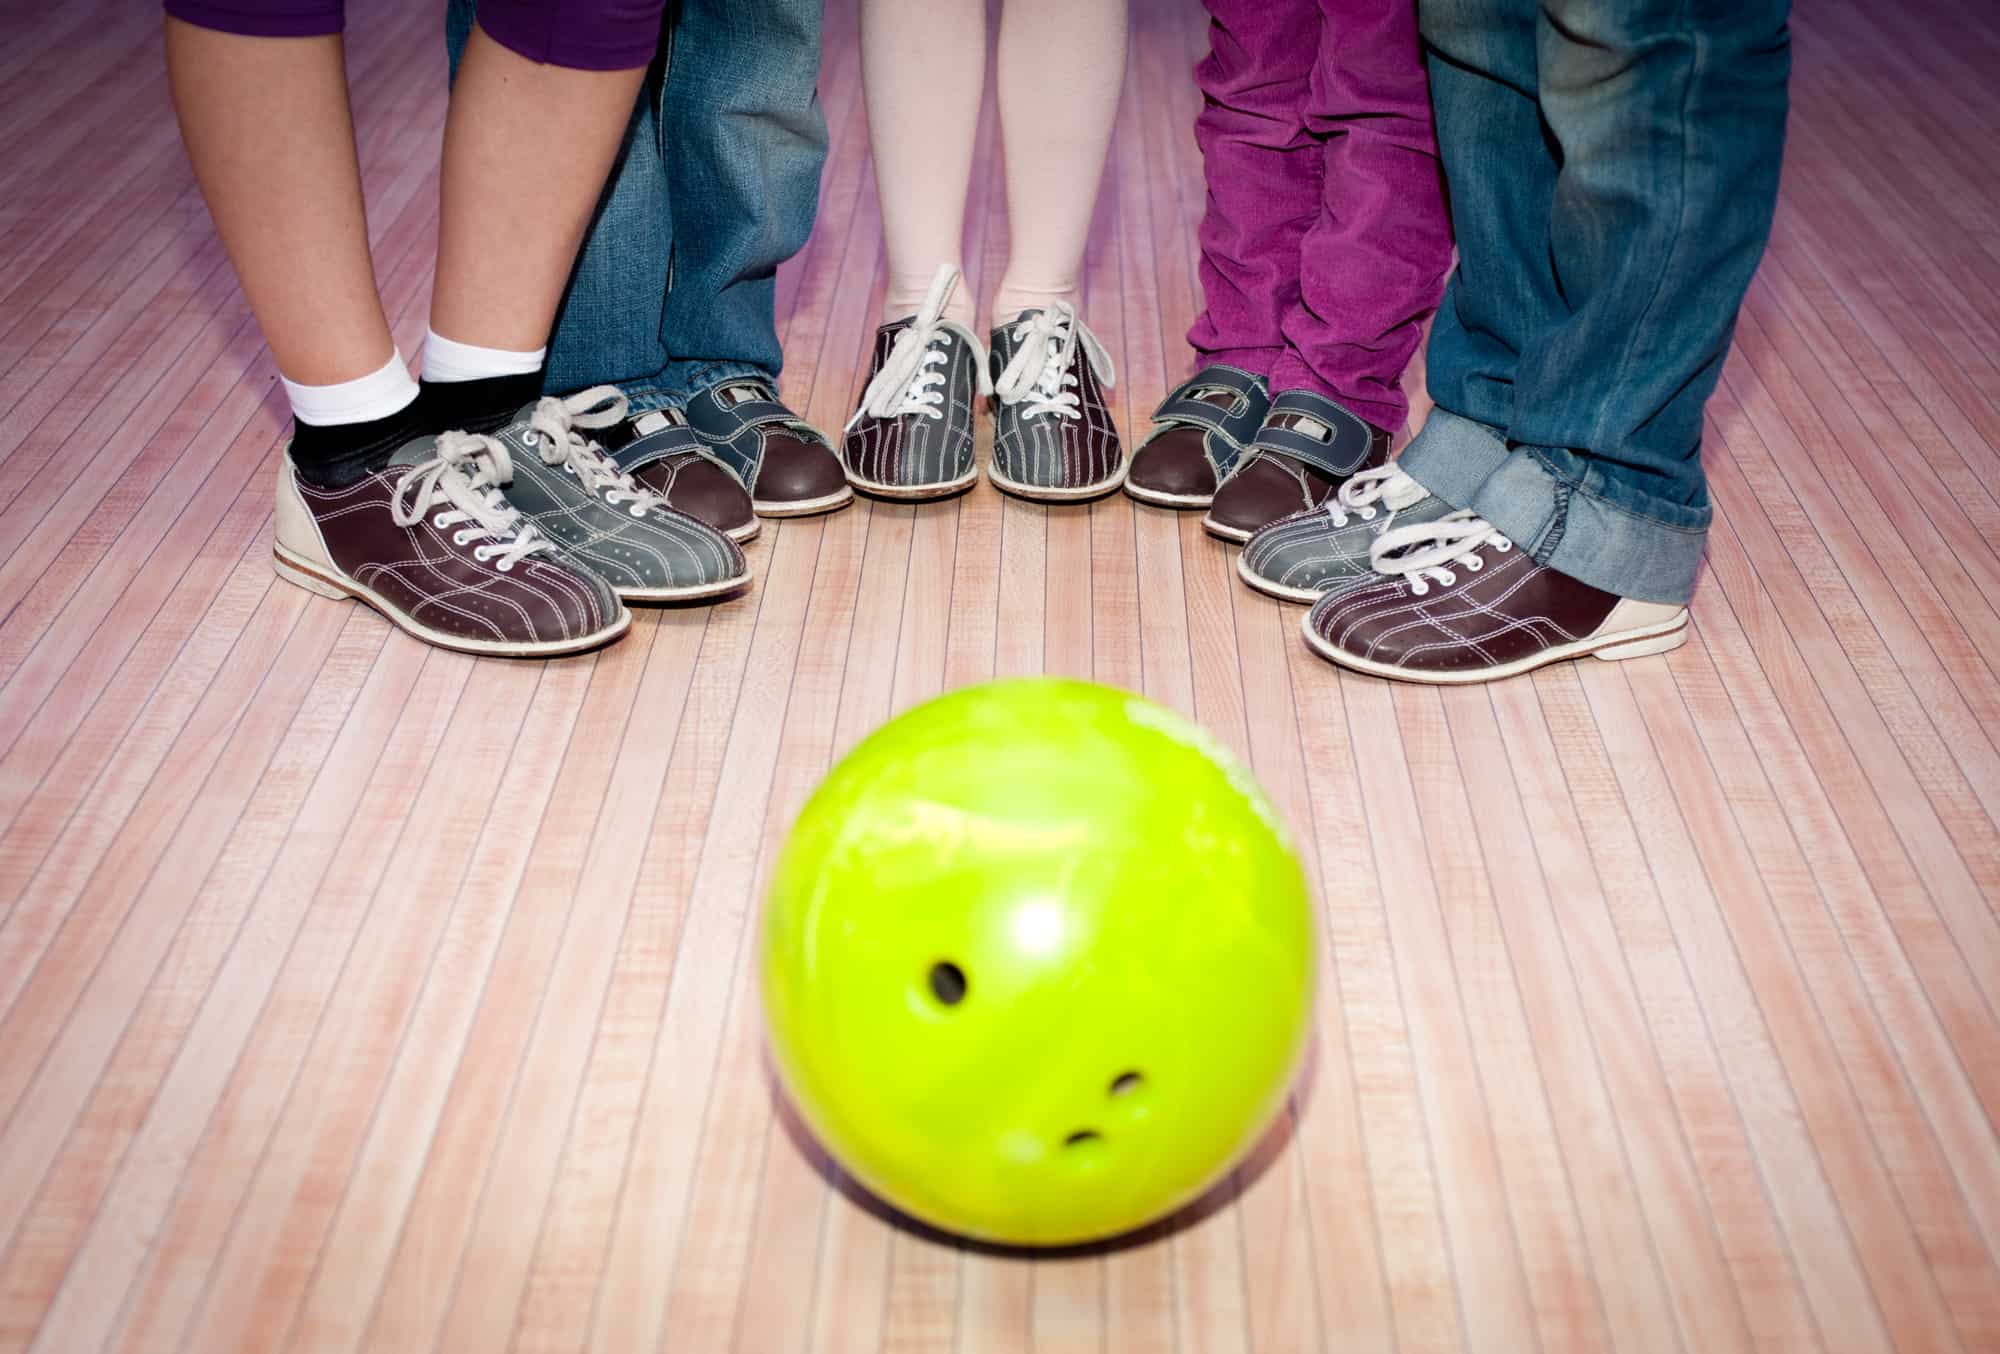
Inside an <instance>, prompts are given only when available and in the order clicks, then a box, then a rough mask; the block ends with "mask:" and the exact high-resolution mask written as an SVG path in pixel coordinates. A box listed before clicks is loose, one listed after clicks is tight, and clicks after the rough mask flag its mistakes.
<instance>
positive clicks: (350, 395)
mask: <svg viewBox="0 0 2000 1354" xmlns="http://www.w3.org/2000/svg"><path fill="white" fill-rule="evenodd" d="M278 379H279V380H280V381H284V382H285V394H286V395H287V396H288V397H289V398H290V399H291V401H292V417H293V418H295V419H297V420H298V421H299V422H301V423H313V424H317V425H318V426H320V427H323V428H326V427H335V426H338V425H339V424H343V423H371V422H373V421H374V420H376V419H378V418H387V417H389V415H391V414H394V413H398V412H400V411H401V410H403V409H406V408H408V407H409V403H410V401H411V400H414V399H415V398H416V397H417V383H416V382H415V381H413V380H411V379H410V369H409V368H408V367H406V366H404V365H403V355H402V354H401V353H391V354H390V355H389V360H388V361H387V362H385V363H383V364H382V369H381V370H380V371H371V372H369V373H368V375H366V376H360V377H356V378H355V379H354V380H352V381H341V382H338V383H337V384H335V385H330V386H302V385H300V384H299V383H298V382H297V381H286V380H285V378H284V377H283V376H282V375H281V376H279V377H278Z"/></svg>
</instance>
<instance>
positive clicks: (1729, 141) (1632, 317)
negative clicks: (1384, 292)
mask: <svg viewBox="0 0 2000 1354" xmlns="http://www.w3.org/2000/svg"><path fill="white" fill-rule="evenodd" d="M1419 11H1420V16H1421V24H1422V31H1423V37H1424V42H1425V44H1426V48H1427V54H1428V59H1429V66H1430V83H1431V97H1432V100H1433V102H1434V104H1435V106H1436V109H1437V130H1438V142H1439V147H1440V149H1441V151H1442V154H1443V157H1444V167H1445V177H1446V181H1447V184H1448V186H1449V191H1450V199H1451V212H1452V223H1453V226H1454V228H1455V230H1456V233H1457V238H1458V251H1459V264H1458V269H1457V271H1456V272H1455V273H1454V274H1453V276H1452V279H1451V282H1450V284H1449V286H1448V287H1447V288H1446V291H1445V298H1444V303H1443V305H1442V307H1441V308H1440V310H1439V312H1438V318H1437V322H1436V324H1435V326H1434V328H1433V331H1432V334H1431V342H1430V349H1429V352H1428V354H1427V362H1426V373H1427V378H1428V385H1429V390H1430V394H1431V398H1432V399H1433V400H1434V401H1435V402H1436V405H1437V411H1436V412H1435V413H1434V414H1433V415H1432V417H1431V420H1430V422H1429V423H1428V424H1426V426H1425V428H1424V430H1423V431H1422V432H1421V433H1420V434H1419V435H1418V437H1417V438H1416V440H1415V441H1414V442H1412V443H1411V445H1410V447H1409V449H1408V450H1406V451H1405V452H1404V453H1403V457H1402V460H1401V462H1400V464H1401V465H1402V466H1403V468H1404V469H1405V470H1407V471H1408V472H1409V473H1410V474H1411V475H1412V476H1414V477H1415V478H1416V479H1417V480H1418V482H1420V483H1421V484H1423V485H1424V486H1425V487H1426V488H1428V489H1429V490H1431V491H1432V492H1433V493H1435V494H1437V495H1438V496H1439V497H1441V498H1443V499H1445V500H1446V501H1447V502H1449V503H1451V504H1452V505H1453V506H1454V507H1459V508H1469V509H1471V510H1472V511H1474V512H1476V513H1478V514H1479V515H1480V516H1482V517H1484V518H1486V519H1487V520H1488V521H1490V522H1492V523H1493V524H1494V525H1495V526H1496V527H1498V528H1499V529H1500V530H1501V531H1502V532H1504V533H1506V535H1507V536H1508V537H1509V538H1510V539H1511V540H1513V541H1514V542H1515V543H1516V544H1517V545H1519V546H1521V547H1522V548H1523V549H1525V550H1527V551H1529V552H1530V553H1531V554H1533V556H1534V557H1535V558H1536V559H1537V560H1539V561H1541V562H1543V563H1545V564H1547V565H1549V566H1550V567H1551V568H1554V569H1556V570H1558V571H1560V572H1562V573H1565V574H1568V575H1569V576H1571V577H1572V578H1576V579H1578V580H1580V581H1582V582H1585V583H1588V584H1590V585H1592V586H1593V587H1597V588H1601V589H1603V590H1604V591H1606V592H1611V593H1615V594H1617V595H1618V596H1621V597H1631V598H1635V599H1638V600H1642V601H1649V602H1666V603H1678V602H1685V601H1687V600H1688V598H1689V597H1691V596H1692V595H1693V592H1694V583H1695V575H1696V571H1697V569H1698V566H1699V564H1700V560H1701V554H1702V549H1703V546H1704V543H1705V541H1706V538H1707V532H1708V525H1709V519H1710V516H1711V509H1710V507H1709V499H1708V488H1707V483H1706V481H1705V479H1704V477H1703V475H1702V469H1701V433H1702V410H1703V408H1704V406H1705V405H1706V404H1707V402H1708V397H1709V395H1710V394H1711V393H1712V392H1713V391H1714V389H1715V385H1716V381H1717V380H1718V379H1719V377H1720V375H1721V371H1722V362H1723V358H1724V357H1725V355H1726V354H1727V352H1728V349H1729V341H1730V336H1731V334H1732V332H1733V330H1734V328H1735V323H1736V312H1737V308H1738V307H1739V306H1740V305H1741V304H1742V300H1743V293H1744V291H1745V290H1746V289H1747V288H1748V287H1749V284H1750V278H1751V275H1752V274H1753V273H1754V272H1755V271H1756V268H1757V264H1758V261H1759V259H1760V258H1761V257H1762V255H1763V251H1764V245H1765V242H1766V240H1767V238H1768V237H1769V234H1770V228H1771V216H1772V212H1773V210H1774V209H1775V207H1776V203H1777V191H1778V169H1779V162H1780V160H1781V159H1782V156H1783V151H1784V139H1785V115H1786V109H1787V94H1786V84H1787V80H1788V77H1789V74H1790V68H1791V46H1790V34H1789V29H1788V26H1787V18H1788V11H1789V3H1788V0H1421V3H1420V5H1419Z"/></svg>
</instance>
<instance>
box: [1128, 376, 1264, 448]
mask: <svg viewBox="0 0 2000 1354" xmlns="http://www.w3.org/2000/svg"><path fill="white" fill-rule="evenodd" d="M1223 394H1227V395H1229V396H1230V397H1231V399H1230V401H1229V403H1227V404H1224V403H1222V401H1221V400H1220V399H1219V398H1218V396H1220V395H1223ZM1268 405H1269V400H1268V397H1267V396H1266V395H1265V394H1264V382H1263V380H1262V379H1261V378H1260V377H1257V376H1254V375H1252V374H1251V373H1249V372H1247V371H1243V370H1241V369H1239V368H1236V367H1224V366H1212V367H1203V368H1202V369H1201V370H1200V371H1198V372H1196V373H1195V374H1194V375H1193V376H1191V377H1189V378H1188V379H1187V380H1185V381H1183V382H1182V383H1181V384H1180V385H1179V386H1178V387H1177V388H1175V389H1174V390H1173V391H1172V392H1171V393H1170V394H1169V395H1168V396H1167V397H1166V398H1165V399H1164V400H1161V401H1160V407H1159V408H1158V409H1155V410H1154V411H1153V422H1154V423H1156V424H1167V425H1174V424H1181V425H1185V426H1191V427H1196V428H1206V429H1208V430H1209V431H1210V432H1212V433H1218V434H1220V435H1221V436H1223V437H1225V438H1227V439H1229V441H1230V442H1232V443H1234V444H1235V446H1236V447H1238V448H1241V447H1242V446H1244V445H1245V444H1246V443H1248V442H1249V440H1250V439H1251V438H1252V437H1254V436H1255V435H1256V433H1257V429H1258V427H1259V426H1260V425H1261V424H1262V423H1263V422H1264V412H1265V410H1266V408H1267V407H1268Z"/></svg>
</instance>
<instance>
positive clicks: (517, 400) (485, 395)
mask: <svg viewBox="0 0 2000 1354" xmlns="http://www.w3.org/2000/svg"><path fill="white" fill-rule="evenodd" d="M541 393H542V373H540V372H539V371H531V372H527V373H525V374H523V375H520V376H488V377H484V378H482V379H480V380H477V381H421V382H419V383H418V387H417V408H418V410H419V411H420V412H419V417H420V418H421V419H422V420H423V422H424V424H425V428H426V431H429V432H435V433H441V432H445V431H447V430H450V429H455V430H457V431H459V432H468V433H492V432H498V431H499V430H500V429H502V428H504V427H506V426H507V425H508V424H509V423H512V422H513V421H514V415H516V414H518V413H520V412H521V407H522V406H523V405H527V404H532V403H534V401H535V399H536V397H537V396H539V395H540V394H541Z"/></svg>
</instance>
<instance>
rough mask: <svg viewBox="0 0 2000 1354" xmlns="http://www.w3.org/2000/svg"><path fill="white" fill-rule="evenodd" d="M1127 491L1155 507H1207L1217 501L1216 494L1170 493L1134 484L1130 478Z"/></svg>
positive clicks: (1126, 485)
mask: <svg viewBox="0 0 2000 1354" xmlns="http://www.w3.org/2000/svg"><path fill="white" fill-rule="evenodd" d="M1125 493H1126V494H1127V495H1128V496H1129V497H1131V498H1136V499H1138V500H1139V501H1140V502H1141V503H1150V504H1151V505H1152V506H1153V507H1155V508H1180V509H1188V508H1206V507H1207V506H1208V505H1209V504H1211V503H1213V502H1215V495H1214V494H1170V493H1167V492H1166V491H1165V490H1163V489H1148V488H1146V487H1145V486H1144V485H1142V484H1134V483H1132V481H1131V480H1130V479H1127V480H1126V481H1125Z"/></svg>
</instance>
